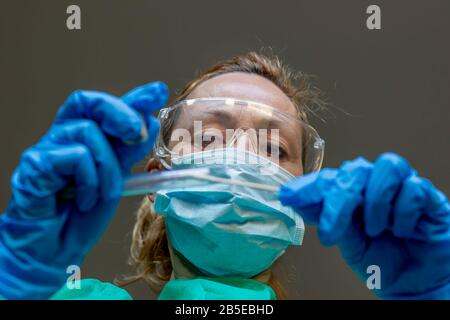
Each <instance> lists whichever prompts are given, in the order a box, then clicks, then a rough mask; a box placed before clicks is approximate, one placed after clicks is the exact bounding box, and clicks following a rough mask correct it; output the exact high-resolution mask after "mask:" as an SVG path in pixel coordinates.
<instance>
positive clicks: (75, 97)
mask: <svg viewBox="0 0 450 320" xmlns="http://www.w3.org/2000/svg"><path fill="white" fill-rule="evenodd" d="M167 97H168V89H167V87H166V85H165V84H164V83H161V82H155V83H150V84H147V85H144V86H141V87H138V88H136V89H134V90H132V91H130V92H129V93H127V94H126V95H125V96H123V97H122V98H117V97H114V96H111V95H108V94H105V93H101V92H95V91H76V92H74V93H73V94H72V95H71V96H70V97H69V98H68V99H67V100H66V102H65V103H64V105H63V106H62V107H61V108H60V110H59V111H58V114H57V116H56V120H55V122H54V124H53V125H52V127H51V128H50V130H49V131H48V132H47V133H46V134H45V135H44V137H43V138H42V139H41V140H40V141H39V142H38V143H37V144H36V145H34V146H32V147H31V148H29V149H28V150H26V151H25V152H24V153H23V155H22V157H21V160H20V164H19V166H18V167H17V169H16V171H15V172H14V174H13V176H12V179H11V187H12V198H11V200H10V203H9V206H8V209H7V211H6V213H4V214H3V215H1V216H0V296H4V297H6V298H8V299H45V298H48V297H50V296H51V295H52V294H53V293H55V292H56V291H57V290H59V289H60V288H61V287H62V285H63V284H64V283H65V282H66V279H67V277H68V276H69V275H68V274H67V273H66V269H67V267H68V266H69V265H80V264H81V263H82V261H83V258H84V257H85V256H86V254H87V253H88V252H89V250H90V249H91V248H92V247H93V245H94V244H95V243H96V242H97V240H98V239H99V238H100V236H101V235H102V234H103V232H104V230H105V229H106V227H107V225H108V224H109V222H110V220H111V218H112V217H113V215H114V212H115V210H116V207H117V205H118V202H119V199H120V196H121V192H122V188H123V177H124V176H125V175H127V174H128V173H129V170H130V169H131V166H132V165H133V164H134V163H135V162H137V161H140V160H142V159H144V157H145V156H146V155H147V154H148V153H149V152H150V151H151V148H152V147H153V145H154V143H155V140H156V138H157V135H158V132H159V122H158V120H157V119H156V118H154V117H153V116H152V115H151V113H152V112H153V111H155V110H157V109H159V108H160V107H162V106H163V105H164V104H165V103H166V101H167ZM68 185H72V186H73V187H74V189H75V195H74V196H75V198H72V199H70V197H69V199H68V198H67V197H64V196H63V194H62V193H61V191H62V190H63V189H64V188H65V187H66V186H68Z"/></svg>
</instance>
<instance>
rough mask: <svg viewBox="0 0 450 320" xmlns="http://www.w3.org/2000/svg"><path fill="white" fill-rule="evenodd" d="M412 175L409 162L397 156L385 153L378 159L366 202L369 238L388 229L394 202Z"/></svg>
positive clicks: (365, 212)
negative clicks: (406, 179)
mask: <svg viewBox="0 0 450 320" xmlns="http://www.w3.org/2000/svg"><path fill="white" fill-rule="evenodd" d="M411 173H412V169H411V167H410V166H409V164H408V162H407V161H406V160H405V159H403V158H402V157H400V156H398V155H396V154H393V153H385V154H382V155H381V156H380V157H379V158H378V159H377V161H376V162H375V164H374V168H373V170H372V173H371V176H370V179H369V182H368V185H367V189H366V194H365V202H364V222H365V229H366V233H367V235H368V236H370V237H375V236H377V235H379V234H380V233H381V232H383V230H385V229H386V228H387V227H388V223H389V214H390V213H391V211H392V204H393V200H394V198H395V196H396V195H397V193H398V192H399V190H400V187H401V186H402V183H403V180H404V179H405V178H406V177H408V176H409V175H411Z"/></svg>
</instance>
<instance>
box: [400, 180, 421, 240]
mask: <svg viewBox="0 0 450 320" xmlns="http://www.w3.org/2000/svg"><path fill="white" fill-rule="evenodd" d="M426 197H427V195H426V193H425V190H424V181H423V180H422V179H421V178H419V177H418V176H417V175H415V174H413V175H411V176H409V177H408V178H406V179H405V180H404V182H403V185H402V187H401V189H400V192H399V194H398V196H397V197H396V200H395V203H394V208H393V215H394V217H393V226H392V232H393V233H394V235H395V236H397V237H403V238H409V237H411V236H412V235H413V232H414V229H415V227H416V225H417V222H418V220H419V218H420V216H421V215H422V214H423V213H424V209H425V206H426V202H427V199H426Z"/></svg>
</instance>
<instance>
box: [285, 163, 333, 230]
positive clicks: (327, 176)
mask: <svg viewBox="0 0 450 320" xmlns="http://www.w3.org/2000/svg"><path fill="white" fill-rule="evenodd" d="M336 175H337V170H336V169H328V168H326V169H322V170H320V171H318V172H313V173H309V174H306V175H304V176H300V177H297V178H295V179H293V180H291V181H289V182H288V183H286V184H284V185H282V186H281V188H280V191H279V193H278V198H279V200H280V202H281V203H282V204H283V205H285V206H291V207H293V208H294V209H295V210H296V211H297V212H298V213H299V214H300V215H301V216H302V217H303V219H305V222H306V223H309V224H317V223H318V222H319V215H320V210H321V208H322V202H323V199H324V195H325V193H326V192H328V191H329V190H330V189H331V187H332V185H333V183H334V179H335V178H336Z"/></svg>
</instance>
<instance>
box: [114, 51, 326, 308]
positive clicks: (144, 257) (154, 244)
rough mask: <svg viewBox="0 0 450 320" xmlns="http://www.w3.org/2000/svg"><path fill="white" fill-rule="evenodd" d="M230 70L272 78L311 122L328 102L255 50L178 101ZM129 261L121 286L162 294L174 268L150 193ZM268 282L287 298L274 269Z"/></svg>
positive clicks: (217, 68) (211, 72)
mask: <svg viewBox="0 0 450 320" xmlns="http://www.w3.org/2000/svg"><path fill="white" fill-rule="evenodd" d="M231 72H244V73H251V74H256V75H259V76H262V77H264V78H266V79H268V80H270V81H272V82H273V83H274V84H275V85H277V86H278V87H279V88H280V89H281V90H282V91H283V92H284V93H285V94H286V96H288V97H289V98H290V100H291V101H292V102H293V104H294V105H295V107H296V109H297V114H298V117H299V118H300V119H301V120H303V121H304V122H308V117H307V116H308V113H310V112H314V108H317V107H319V108H322V107H323V106H324V104H325V103H324V101H323V100H322V98H321V93H320V91H319V90H318V89H317V87H315V86H314V84H313V82H312V81H311V78H310V76H308V75H306V74H304V73H293V72H292V71H291V70H290V69H289V68H287V67H285V66H284V65H282V63H281V62H280V60H279V59H278V58H277V57H275V56H271V57H269V56H267V55H263V54H259V53H256V52H249V53H246V54H243V55H239V56H236V57H234V58H232V59H230V60H227V61H224V62H220V63H217V64H216V65H214V66H212V67H211V68H209V69H207V70H206V71H204V72H202V73H200V74H199V75H198V76H197V77H196V78H195V79H193V80H192V81H190V82H189V83H187V85H186V86H185V87H184V89H183V90H182V91H181V92H180V94H179V95H178V96H177V97H176V99H175V102H176V101H181V100H184V99H186V98H187V97H188V96H189V94H190V93H191V92H192V91H193V90H194V89H195V88H196V87H197V86H198V85H199V84H200V83H202V82H204V81H206V80H208V79H211V78H213V77H216V76H218V75H221V74H225V73H231ZM148 164H152V165H153V166H157V167H158V170H163V167H162V166H161V165H160V164H159V163H157V162H156V160H155V159H153V158H150V159H149V162H148ZM129 264H130V265H131V266H132V267H133V268H134V269H135V272H136V274H135V275H133V276H128V277H126V278H125V280H124V281H119V282H118V283H119V284H120V285H127V284H129V283H132V282H135V281H137V280H140V279H143V280H144V281H145V282H146V283H147V284H148V285H149V286H150V288H151V289H152V290H153V291H154V292H156V293H159V292H160V291H161V289H162V288H163V287H164V285H165V283H166V282H167V281H169V280H170V278H171V274H172V269H173V268H172V262H171V258H170V251H169V245H168V241H167V234H166V227H165V223H164V218H163V217H162V216H161V215H159V214H158V213H156V212H154V211H153V209H152V198H151V197H148V196H147V197H144V199H143V201H142V203H141V206H140V208H139V210H138V211H137V217H136V224H135V226H134V228H133V236H132V243H131V250H130V259H129ZM268 285H270V286H271V287H272V289H273V290H274V291H275V293H276V295H277V297H278V299H282V298H286V295H285V293H284V291H283V288H282V286H281V285H280V283H279V282H278V280H277V278H276V277H275V276H274V274H273V272H271V274H270V278H269V280H268Z"/></svg>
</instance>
